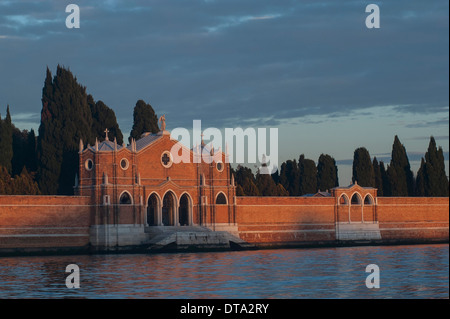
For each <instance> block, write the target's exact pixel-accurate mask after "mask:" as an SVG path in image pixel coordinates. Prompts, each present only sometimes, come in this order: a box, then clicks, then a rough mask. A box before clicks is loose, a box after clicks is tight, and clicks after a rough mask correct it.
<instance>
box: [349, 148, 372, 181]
mask: <svg viewBox="0 0 450 319" xmlns="http://www.w3.org/2000/svg"><path fill="white" fill-rule="evenodd" d="M352 171H353V177H352V181H353V183H355V182H356V181H357V182H358V184H359V185H360V186H363V187H375V176H374V172H373V165H372V161H371V159H370V154H369V151H368V150H367V149H366V148H365V147H359V148H357V149H356V150H355V152H354V154H353V168H352Z"/></svg>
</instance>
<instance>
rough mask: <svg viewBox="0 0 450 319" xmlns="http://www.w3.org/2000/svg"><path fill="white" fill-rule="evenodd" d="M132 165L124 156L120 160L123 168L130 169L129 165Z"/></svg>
mask: <svg viewBox="0 0 450 319" xmlns="http://www.w3.org/2000/svg"><path fill="white" fill-rule="evenodd" d="M129 165H130V163H129V162H128V160H127V159H126V158H122V159H121V160H120V168H121V169H123V170H126V169H128V166H129Z"/></svg>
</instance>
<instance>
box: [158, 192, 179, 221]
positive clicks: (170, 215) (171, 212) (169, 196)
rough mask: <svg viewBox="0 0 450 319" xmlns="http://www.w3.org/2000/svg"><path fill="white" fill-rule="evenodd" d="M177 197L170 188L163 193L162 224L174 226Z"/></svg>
mask: <svg viewBox="0 0 450 319" xmlns="http://www.w3.org/2000/svg"><path fill="white" fill-rule="evenodd" d="M177 203H178V198H177V196H176V195H175V193H174V192H173V191H172V190H168V191H166V192H165V193H164V196H163V200H162V209H161V221H162V224H163V226H175V225H176V224H178V222H176V221H177V218H176V216H177V210H178V205H177Z"/></svg>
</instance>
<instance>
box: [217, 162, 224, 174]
mask: <svg viewBox="0 0 450 319" xmlns="http://www.w3.org/2000/svg"><path fill="white" fill-rule="evenodd" d="M216 168H217V170H218V171H219V172H222V171H223V168H224V166H223V163H222V162H217V164H216Z"/></svg>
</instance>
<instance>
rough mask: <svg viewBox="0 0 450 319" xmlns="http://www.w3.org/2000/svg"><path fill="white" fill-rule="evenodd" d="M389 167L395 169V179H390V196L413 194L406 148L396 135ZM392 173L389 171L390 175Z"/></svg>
mask: <svg viewBox="0 0 450 319" xmlns="http://www.w3.org/2000/svg"><path fill="white" fill-rule="evenodd" d="M390 168H391V169H392V170H394V171H395V176H396V179H395V180H390V184H391V193H392V196H413V195H414V175H413V173H412V171H411V166H410V164H409V160H408V155H407V154H406V149H405V147H404V146H403V144H402V143H400V140H399V138H398V136H397V135H396V136H395V138H394V144H393V145H392V156H391V165H390ZM392 175H393V173H391V176H392Z"/></svg>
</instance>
